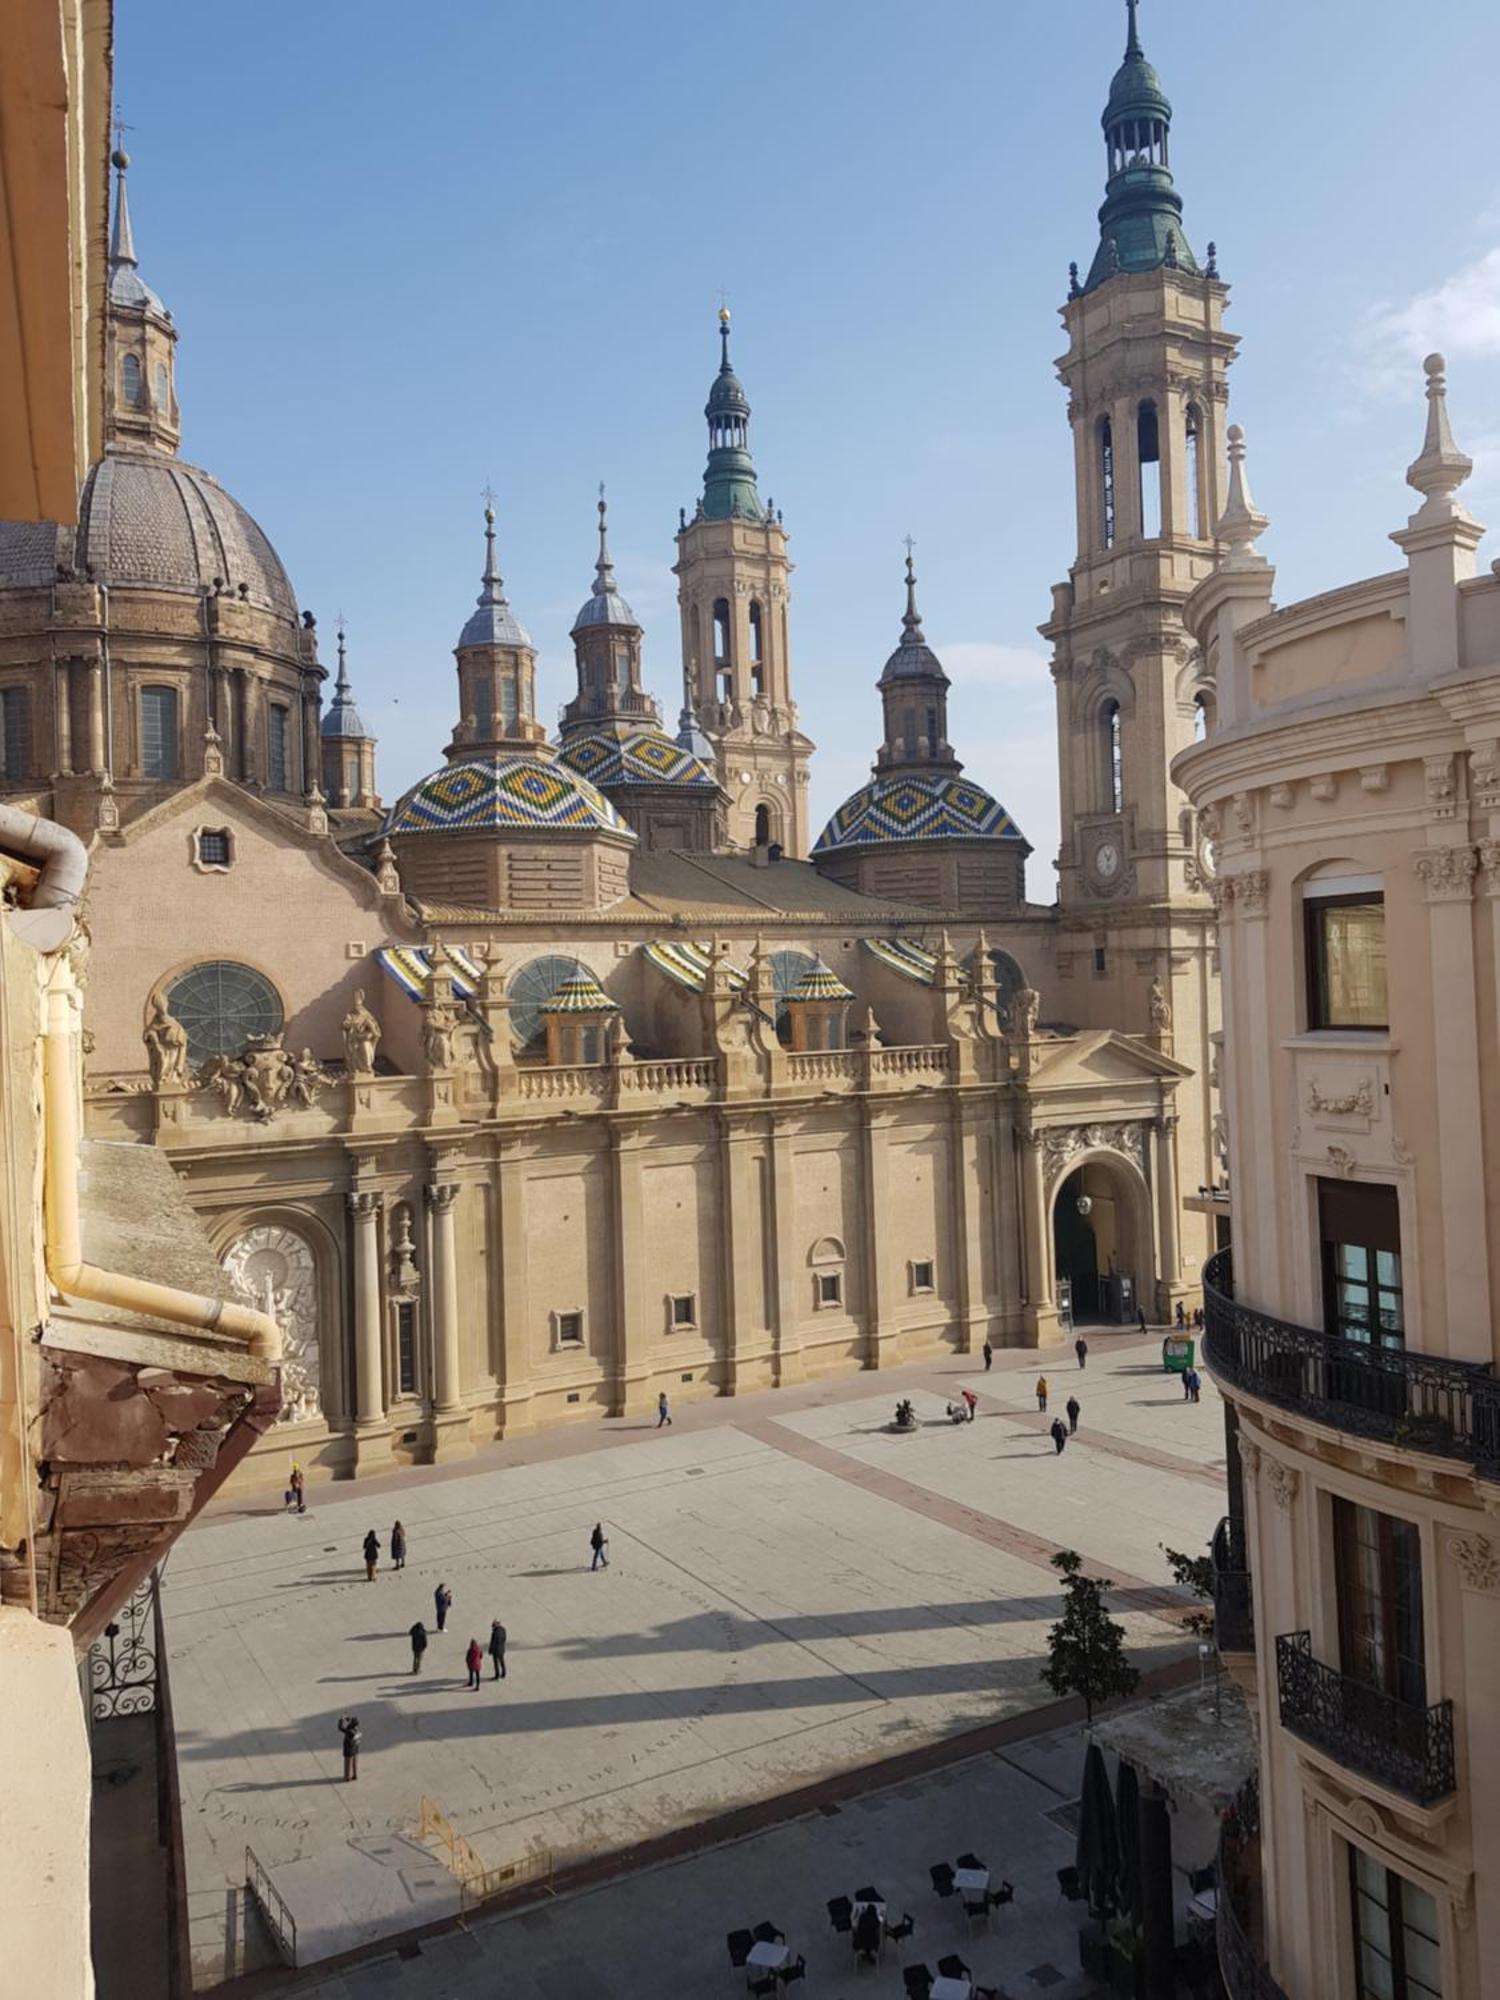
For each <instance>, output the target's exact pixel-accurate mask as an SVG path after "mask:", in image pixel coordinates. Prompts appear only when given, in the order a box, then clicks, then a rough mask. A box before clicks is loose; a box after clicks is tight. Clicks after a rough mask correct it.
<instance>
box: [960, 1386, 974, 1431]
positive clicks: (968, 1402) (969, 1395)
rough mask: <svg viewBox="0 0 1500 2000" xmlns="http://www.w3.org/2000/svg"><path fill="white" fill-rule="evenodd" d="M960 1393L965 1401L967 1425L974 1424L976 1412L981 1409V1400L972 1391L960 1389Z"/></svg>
mask: <svg viewBox="0 0 1500 2000" xmlns="http://www.w3.org/2000/svg"><path fill="white" fill-rule="evenodd" d="M958 1393H959V1394H960V1395H961V1396H962V1397H963V1399H964V1421H965V1423H970V1424H972V1423H973V1421H974V1412H975V1411H976V1410H977V1409H978V1408H979V1398H978V1397H977V1396H976V1395H975V1394H974V1391H973V1390H972V1389H960V1390H959V1392H958Z"/></svg>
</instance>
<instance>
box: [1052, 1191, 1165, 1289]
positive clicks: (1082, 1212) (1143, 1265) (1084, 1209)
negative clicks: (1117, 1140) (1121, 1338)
mask: <svg viewBox="0 0 1500 2000" xmlns="http://www.w3.org/2000/svg"><path fill="white" fill-rule="evenodd" d="M1052 1252H1053V1269H1054V1271H1055V1273H1056V1279H1057V1303H1058V1310H1059V1312H1060V1313H1063V1312H1065V1311H1066V1312H1067V1313H1069V1314H1070V1315H1071V1318H1072V1322H1073V1324H1074V1325H1075V1326H1087V1325H1090V1324H1095V1325H1097V1324H1101V1323H1102V1324H1105V1325H1112V1326H1121V1325H1127V1324H1129V1323H1131V1322H1132V1321H1134V1319H1135V1316H1136V1314H1137V1312H1138V1311H1139V1310H1140V1309H1141V1307H1142V1306H1147V1307H1148V1309H1154V1308H1153V1307H1151V1304H1150V1302H1151V1301H1152V1300H1153V1298H1154V1294H1155V1264H1154V1260H1153V1258H1152V1254H1151V1232H1150V1208H1149V1202H1148V1200H1147V1196H1146V1190H1145V1187H1144V1184H1143V1183H1141V1182H1140V1181H1139V1179H1138V1177H1137V1175H1136V1174H1135V1173H1134V1171H1133V1170H1132V1169H1131V1167H1130V1166H1129V1165H1128V1164H1127V1162H1126V1161H1124V1160H1118V1161H1117V1160H1114V1159H1111V1158H1110V1157H1109V1156H1108V1155H1104V1154H1100V1155H1095V1156H1094V1157H1093V1158H1091V1159H1088V1160H1085V1161H1084V1162H1083V1163H1082V1164H1081V1165H1080V1166H1076V1167H1073V1168H1072V1169H1070V1171H1068V1172H1067V1173H1065V1174H1064V1175H1063V1177H1062V1179H1061V1181H1060V1182H1059V1183H1058V1187H1057V1192H1056V1194H1055V1195H1054V1196H1053V1201H1052Z"/></svg>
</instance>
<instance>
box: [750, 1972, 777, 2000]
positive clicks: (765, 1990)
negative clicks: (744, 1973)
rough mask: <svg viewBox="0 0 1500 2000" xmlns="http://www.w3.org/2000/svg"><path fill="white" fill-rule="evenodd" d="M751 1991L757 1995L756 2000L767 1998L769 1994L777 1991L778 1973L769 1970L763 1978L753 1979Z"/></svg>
mask: <svg viewBox="0 0 1500 2000" xmlns="http://www.w3.org/2000/svg"><path fill="white" fill-rule="evenodd" d="M750 1991H751V1992H752V1993H753V1994H754V1995H755V1996H756V2000H766V1995H767V1994H770V1993H774V1992H775V1991H776V1974H775V1973H774V1972H768V1973H767V1974H766V1975H765V1977H764V1978H763V1979H752V1980H751V1982H750Z"/></svg>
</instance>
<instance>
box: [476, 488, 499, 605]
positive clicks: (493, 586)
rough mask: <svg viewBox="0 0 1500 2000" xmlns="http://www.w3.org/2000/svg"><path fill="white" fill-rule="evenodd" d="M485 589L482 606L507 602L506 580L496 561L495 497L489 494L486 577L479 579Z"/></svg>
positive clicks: (485, 526)
mask: <svg viewBox="0 0 1500 2000" xmlns="http://www.w3.org/2000/svg"><path fill="white" fill-rule="evenodd" d="M479 580H480V582H481V584H482V585H483V586H484V588H483V589H482V590H481V591H480V593H479V601H480V603H481V604H503V603H504V602H505V579H504V578H503V577H502V576H501V574H500V566H499V564H498V562H497V561H496V559H495V496H494V494H493V493H491V494H488V495H487V496H486V500H485V508H484V575H483V576H482V577H481V578H480V579H479Z"/></svg>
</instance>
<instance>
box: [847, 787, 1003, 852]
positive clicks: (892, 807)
mask: <svg viewBox="0 0 1500 2000" xmlns="http://www.w3.org/2000/svg"><path fill="white" fill-rule="evenodd" d="M1025 838H1026V836H1025V835H1024V834H1023V833H1022V832H1021V829H1020V828H1019V827H1018V826H1017V825H1016V823H1015V821H1014V820H1013V819H1012V818H1011V816H1010V814H1009V813H1008V812H1007V811H1006V810H1005V808H1004V806H1002V805H1001V804H1000V801H999V800H998V799H994V798H991V796H990V794H989V793H988V792H987V791H985V789H984V788H983V786H982V785H971V784H970V783H969V781H968V779H967V778H962V777H955V776H954V775H953V773H952V772H951V771H949V772H942V771H922V772H908V773H905V774H899V773H896V774H893V775H891V776H890V777H882V778H875V779H872V780H871V782H870V783H869V784H868V785H866V786H865V787H864V788H863V790H862V791H858V792H856V793H855V794H854V796H853V797H852V798H849V799H845V801H844V803H843V804H842V805H841V806H840V807H839V809H838V811H837V812H836V813H835V814H834V816H833V818H832V819H831V820H830V821H829V822H828V824H827V826H825V827H824V829H823V831H822V832H821V833H820V834H819V835H818V839H817V843H816V845H815V846H814V848H813V853H814V854H833V853H836V852H837V851H838V850H840V849H842V848H848V847H873V846H876V845H879V844H881V843H884V842H887V841H913V840H1013V841H1020V842H1022V843H1023V844H1024V842H1025Z"/></svg>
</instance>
